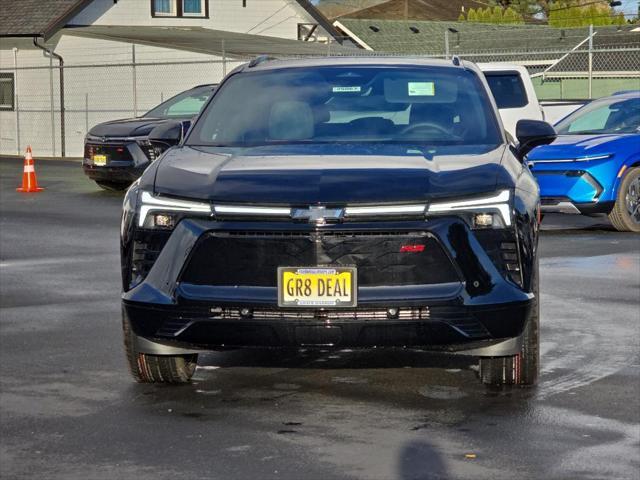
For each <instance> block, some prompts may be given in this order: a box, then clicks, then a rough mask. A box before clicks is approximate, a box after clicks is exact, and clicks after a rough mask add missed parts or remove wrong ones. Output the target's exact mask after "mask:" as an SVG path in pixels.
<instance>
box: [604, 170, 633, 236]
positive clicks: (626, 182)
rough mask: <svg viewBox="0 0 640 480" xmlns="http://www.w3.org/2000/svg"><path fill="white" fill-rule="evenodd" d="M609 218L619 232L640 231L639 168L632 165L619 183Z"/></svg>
mask: <svg viewBox="0 0 640 480" xmlns="http://www.w3.org/2000/svg"><path fill="white" fill-rule="evenodd" d="M609 220H610V221H611V224H612V225H613V226H614V228H615V229H616V230H618V231H620V232H636V233H637V232H640V168H639V167H634V168H630V169H629V170H628V171H627V174H626V175H625V176H624V178H623V179H622V183H620V188H618V194H617V195H616V203H615V205H614V206H613V210H611V212H610V213H609Z"/></svg>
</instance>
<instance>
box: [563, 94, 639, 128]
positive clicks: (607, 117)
mask: <svg viewBox="0 0 640 480" xmlns="http://www.w3.org/2000/svg"><path fill="white" fill-rule="evenodd" d="M556 131H557V132H558V134H559V135H590V134H598V133H609V134H610V133H614V134H615V133H638V132H640V97H632V98H626V99H621V98H616V97H612V98H607V99H605V100H599V101H595V102H593V103H590V104H588V105H587V106H585V107H584V108H581V109H580V110H577V111H576V112H574V113H572V114H571V115H569V116H568V117H567V118H565V119H564V120H562V121H560V122H559V123H558V124H557V125H556Z"/></svg>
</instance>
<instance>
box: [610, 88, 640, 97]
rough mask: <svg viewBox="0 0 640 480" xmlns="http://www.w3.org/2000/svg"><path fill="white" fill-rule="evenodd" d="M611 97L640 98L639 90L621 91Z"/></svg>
mask: <svg viewBox="0 0 640 480" xmlns="http://www.w3.org/2000/svg"><path fill="white" fill-rule="evenodd" d="M611 96H612V97H640V90H621V91H620V92H616V93H614V94H613V95H611Z"/></svg>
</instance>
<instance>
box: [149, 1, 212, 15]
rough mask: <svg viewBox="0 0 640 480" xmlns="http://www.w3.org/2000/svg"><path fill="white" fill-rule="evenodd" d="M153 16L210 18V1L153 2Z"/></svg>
mask: <svg viewBox="0 0 640 480" xmlns="http://www.w3.org/2000/svg"><path fill="white" fill-rule="evenodd" d="M151 16H152V17H172V18H178V17H186V18H208V17H209V0H151Z"/></svg>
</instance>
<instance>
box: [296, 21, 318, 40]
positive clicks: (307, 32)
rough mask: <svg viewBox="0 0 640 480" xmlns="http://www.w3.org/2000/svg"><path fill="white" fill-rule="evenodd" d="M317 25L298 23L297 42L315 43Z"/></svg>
mask: <svg viewBox="0 0 640 480" xmlns="http://www.w3.org/2000/svg"><path fill="white" fill-rule="evenodd" d="M317 29H318V24H317V23H299V24H298V40H300V41H302V42H315V41H316V40H317V34H316V30H317Z"/></svg>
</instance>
